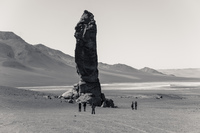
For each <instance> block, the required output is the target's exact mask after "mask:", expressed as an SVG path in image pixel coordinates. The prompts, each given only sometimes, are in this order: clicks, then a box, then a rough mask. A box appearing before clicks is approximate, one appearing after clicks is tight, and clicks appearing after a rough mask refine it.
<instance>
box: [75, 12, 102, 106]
mask: <svg viewBox="0 0 200 133" xmlns="http://www.w3.org/2000/svg"><path fill="white" fill-rule="evenodd" d="M75 30H76V32H75V34H74V36H75V38H76V49H75V62H76V68H77V73H78V75H79V76H80V82H79V83H78V84H79V94H80V99H79V100H78V101H82V102H85V100H84V97H85V96H84V95H86V94H88V93H89V94H92V95H87V98H85V99H87V101H89V102H90V103H94V104H96V105H101V85H100V82H99V78H98V74H99V72H98V68H97V67H98V61H97V50H96V34H97V28H96V23H95V20H94V15H93V14H92V13H90V12H88V11H87V10H85V11H84V13H83V15H82V16H81V19H80V21H79V22H78V23H77V25H76V27H75Z"/></svg>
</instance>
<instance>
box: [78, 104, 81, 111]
mask: <svg viewBox="0 0 200 133" xmlns="http://www.w3.org/2000/svg"><path fill="white" fill-rule="evenodd" d="M78 109H79V112H81V103H78Z"/></svg>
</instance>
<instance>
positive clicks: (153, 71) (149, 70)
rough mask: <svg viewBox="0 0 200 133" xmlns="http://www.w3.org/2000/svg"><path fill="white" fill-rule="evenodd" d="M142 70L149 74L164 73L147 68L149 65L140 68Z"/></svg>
mask: <svg viewBox="0 0 200 133" xmlns="http://www.w3.org/2000/svg"><path fill="white" fill-rule="evenodd" d="M140 70H141V71H143V72H147V73H151V74H156V75H165V74H164V73H161V72H159V71H157V70H155V69H152V68H149V67H144V68H142V69H140Z"/></svg>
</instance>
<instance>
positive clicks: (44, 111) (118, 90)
mask: <svg viewBox="0 0 200 133" xmlns="http://www.w3.org/2000/svg"><path fill="white" fill-rule="evenodd" d="M69 88H70V86H49V87H47V86H46V87H44V86H43V87H22V88H12V87H5V86H0V119H1V121H0V132H1V133H10V132H12V133H13V132H14V133H63V132H65V133H126V132H127V133H199V132H200V83H199V82H193V83H191V82H178V83H177V82H174V83H173V82H160V83H159V82H155V83H153V82H152V83H127V84H125V83H124V84H102V92H103V93H104V94H105V96H106V98H110V99H113V101H114V103H115V105H116V106H117V108H102V107H96V114H91V107H90V106H89V105H87V107H86V112H84V111H83V110H82V112H79V111H78V104H77V103H68V102H67V101H66V100H65V99H58V98H57V97H56V96H59V95H61V94H62V93H63V92H65V91H66V90H68V89H69ZM48 96H49V97H48ZM132 101H137V102H138V109H137V110H132V109H131V102H132Z"/></svg>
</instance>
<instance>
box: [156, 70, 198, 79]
mask: <svg viewBox="0 0 200 133" xmlns="http://www.w3.org/2000/svg"><path fill="white" fill-rule="evenodd" d="M158 71H160V72H162V73H165V74H168V75H174V76H177V77H188V78H191V77H192V78H200V68H185V69H159V70H158Z"/></svg>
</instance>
